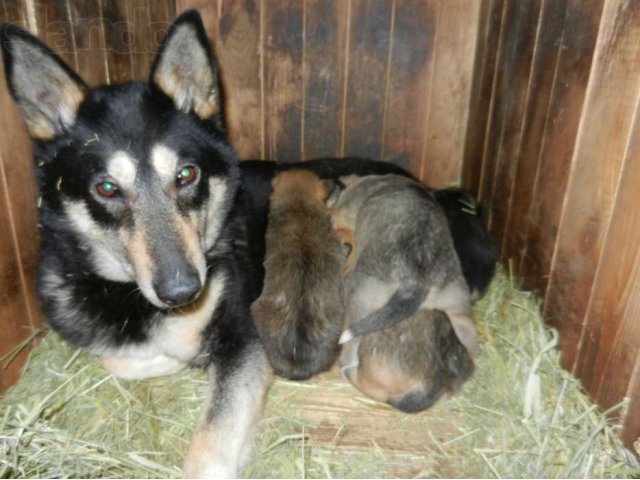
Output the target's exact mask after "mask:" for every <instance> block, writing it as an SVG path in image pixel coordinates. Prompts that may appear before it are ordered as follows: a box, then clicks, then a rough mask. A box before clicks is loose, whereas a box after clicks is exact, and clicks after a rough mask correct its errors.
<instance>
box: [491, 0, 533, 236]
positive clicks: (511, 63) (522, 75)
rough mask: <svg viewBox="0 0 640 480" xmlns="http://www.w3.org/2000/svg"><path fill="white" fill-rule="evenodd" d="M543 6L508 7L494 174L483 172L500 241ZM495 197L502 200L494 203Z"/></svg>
mask: <svg viewBox="0 0 640 480" xmlns="http://www.w3.org/2000/svg"><path fill="white" fill-rule="evenodd" d="M541 6H542V2H541V1H540V0H525V1H516V2H512V3H511V4H510V5H509V6H508V8H509V17H508V20H507V23H506V25H505V27H506V33H505V35H506V36H505V42H504V50H503V55H502V61H501V66H500V70H499V84H498V85H499V87H498V91H497V92H496V94H497V95H499V96H500V103H499V109H497V110H496V114H497V117H496V120H497V124H496V126H495V127H494V128H493V131H494V132H495V133H494V135H492V137H491V138H490V139H489V140H488V141H490V142H492V141H495V142H496V146H494V147H492V149H491V150H492V151H493V152H494V153H493V156H492V157H486V158H485V161H488V162H491V164H492V168H491V170H490V171H491V175H489V174H488V172H483V173H486V174H485V175H484V176H483V198H485V199H486V200H487V201H489V202H490V203H492V208H491V211H490V216H489V222H490V226H491V230H492V232H493V234H494V235H495V237H496V238H497V239H498V240H500V239H501V238H502V233H503V228H504V222H505V220H506V213H507V209H508V204H509V197H510V188H511V185H512V183H513V178H514V176H515V167H516V166H517V161H516V159H517V152H518V149H519V147H520V140H521V137H522V134H523V123H524V117H525V111H526V108H527V106H528V105H527V104H528V100H529V98H530V97H529V87H530V76H531V73H532V61H533V53H534V47H535V43H536V38H537V33H538V27H539V26H540V22H539V18H540V14H541ZM493 198H496V199H500V200H498V201H493V202H492V199H493ZM499 245H500V244H499Z"/></svg>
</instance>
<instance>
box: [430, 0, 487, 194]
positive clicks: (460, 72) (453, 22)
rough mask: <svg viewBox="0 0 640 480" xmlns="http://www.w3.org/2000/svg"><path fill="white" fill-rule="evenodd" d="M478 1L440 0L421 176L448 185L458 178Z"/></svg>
mask: <svg viewBox="0 0 640 480" xmlns="http://www.w3.org/2000/svg"><path fill="white" fill-rule="evenodd" d="M480 4H481V2H477V1H475V0H440V12H439V14H438V20H437V22H438V26H437V33H436V39H435V46H434V49H435V53H434V59H433V62H434V67H433V80H432V85H431V89H430V91H431V93H430V98H429V100H428V101H429V109H428V116H427V122H426V129H425V134H424V135H425V138H424V152H423V156H422V168H421V170H422V171H421V174H420V178H421V180H423V181H425V182H427V183H428V184H429V185H431V186H433V187H445V186H449V185H450V184H452V183H456V182H457V181H458V180H459V178H460V172H461V168H462V160H463V157H464V140H465V135H466V128H467V118H468V114H469V109H468V105H469V101H470V95H471V81H472V77H473V65H474V55H475V51H476V49H475V42H476V39H477V36H478V22H479V18H480Z"/></svg>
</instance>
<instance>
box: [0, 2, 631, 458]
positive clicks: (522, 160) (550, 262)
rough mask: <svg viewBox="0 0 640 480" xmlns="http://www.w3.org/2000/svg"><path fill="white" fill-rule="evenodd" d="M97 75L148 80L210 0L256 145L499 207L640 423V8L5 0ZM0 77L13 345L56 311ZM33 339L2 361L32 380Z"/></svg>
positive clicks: (547, 309) (534, 283)
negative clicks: (382, 168)
mask: <svg viewBox="0 0 640 480" xmlns="http://www.w3.org/2000/svg"><path fill="white" fill-rule="evenodd" d="M2 5H3V7H4V8H3V9H1V10H0V19H1V20H2V21H12V22H15V23H18V24H20V25H22V26H23V27H25V28H27V29H29V30H30V31H32V32H34V33H36V34H37V35H38V36H39V37H40V38H41V39H43V40H44V41H45V42H47V43H48V44H49V45H50V46H51V47H52V48H53V49H54V50H56V51H58V52H59V53H60V54H61V55H62V56H63V58H64V59H65V61H67V62H68V63H69V64H70V65H71V66H73V67H74V68H76V69H77V70H78V71H79V72H80V73H81V74H82V75H83V76H84V77H85V78H86V79H87V80H88V81H89V82H90V83H94V84H96V83H104V82H119V81H124V80H127V79H132V78H144V77H145V76H146V75H147V70H148V68H149V65H150V63H151V60H152V56H153V54H154V53H155V50H156V49H157V46H158V41H159V38H161V36H162V33H163V32H164V30H165V29H166V26H167V23H168V22H169V21H170V19H171V18H173V16H174V15H175V13H176V12H180V11H182V10H184V9H186V8H190V7H195V8H199V9H200V10H201V13H202V14H203V20H204V23H205V26H206V28H207V31H208V32H209V34H210V37H211V40H212V45H213V47H214V49H215V51H216V56H217V58H218V61H219V63H220V65H221V66H220V70H221V72H222V75H223V84H224V87H225V93H226V96H227V120H228V123H229V132H230V136H231V138H232V141H233V143H234V146H235V147H236V149H237V151H238V153H239V155H240V156H241V158H277V159H279V160H282V161H295V160H300V159H306V158H312V157H320V156H348V155H353V156H366V157H370V158H379V159H383V160H388V161H393V162H396V163H398V164H400V165H402V166H404V167H406V168H408V169H409V170H411V171H412V172H413V173H415V174H416V175H417V176H419V177H420V178H421V179H422V180H424V181H426V182H428V183H430V184H431V185H433V186H437V187H442V186H446V185H449V184H452V183H456V182H459V183H461V184H462V185H463V186H465V187H467V188H469V189H470V190H472V191H473V192H474V193H476V194H477V195H478V196H479V197H480V199H481V200H482V201H483V202H484V204H485V205H486V206H487V207H488V212H489V221H490V228H491V231H492V233H493V234H494V236H495V238H496V240H497V242H498V245H499V246H500V251H501V260H502V263H503V264H504V266H505V268H506V269H507V270H508V271H509V272H510V273H512V274H513V275H514V276H515V277H516V278H517V279H518V280H519V282H521V285H522V286H523V288H525V289H528V290H532V291H535V292H536V293H537V294H538V295H539V297H540V301H541V308H542V310H543V313H544V316H545V318H546V320H547V321H548V323H549V324H550V325H552V326H554V327H555V328H557V329H558V330H559V332H560V344H559V348H560V350H561V351H562V355H563V356H562V358H563V364H564V366H565V368H567V369H568V370H569V371H571V372H572V373H573V374H574V375H575V376H577V377H578V378H579V379H580V380H581V382H582V384H583V386H584V388H585V390H586V391H587V392H588V393H589V395H590V396H591V397H592V398H593V399H594V400H595V401H596V402H597V403H598V404H599V405H601V406H602V407H603V408H605V409H606V408H609V407H611V406H612V405H614V404H616V403H618V402H620V401H622V400H623V399H624V398H627V399H628V404H627V406H626V408H625V410H624V411H623V413H622V414H621V415H620V417H619V421H620V423H621V425H622V430H621V436H622V438H623V439H624V441H625V443H626V444H627V446H629V447H632V446H633V443H634V441H636V439H637V438H638V437H639V436H640V355H639V353H640V351H639V346H640V321H638V319H639V318H640V295H639V294H638V292H640V248H639V247H640V211H639V210H638V208H637V204H638V202H639V201H640V190H639V189H638V188H637V185H638V184H640V152H639V150H638V148H639V147H640V143H639V141H640V137H639V132H640V130H639V129H638V128H637V127H638V126H637V112H638V98H639V97H638V93H639V92H640V5H638V4H637V3H636V2H629V1H626V0H582V1H573V0H407V1H402V2H397V1H392V0H384V1H371V0H350V1H348V2H347V1H342V0H324V1H323V0H306V1H305V2H298V1H292V0H289V1H286V0H277V1H275V0H274V1H268V2H267V1H264V0H262V1H261V0H245V1H242V2H239V1H227V0H217V1H207V2H205V1H202V0H177V1H175V2H174V1H172V0H158V1H151V2H125V1H124V0H116V1H110V2H98V1H89V2H84V1H79V0H70V1H68V2H56V1H44V0H36V1H26V0H23V1H20V2H17V1H14V2H12V1H5V2H3V3H2ZM0 83H2V84H1V85H0V111H1V112H2V115H1V116H0V159H1V164H0V165H1V168H0V225H1V226H2V227H1V228H0V325H1V327H2V332H3V334H2V336H0V356H1V355H5V354H7V353H8V352H10V351H12V349H14V347H16V346H18V345H20V344H21V343H22V342H24V341H25V339H28V337H29V336H30V335H31V334H32V332H33V329H34V328H38V327H39V326H40V325H42V319H41V315H40V314H39V311H38V304H37V301H36V299H35V294H34V288H33V278H34V273H35V266H36V262H37V228H36V223H37V221H36V212H37V194H36V190H35V187H34V184H33V180H32V178H31V170H32V164H31V158H30V147H29V142H28V140H27V137H26V133H25V129H24V127H23V126H22V124H21V122H20V119H19V116H18V114H17V111H16V109H15V107H14V106H13V104H12V102H11V99H10V97H9V95H8V93H7V90H6V86H5V85H4V80H1V81H0ZM25 353H26V350H25V351H22V352H21V353H20V354H19V355H18V357H17V358H16V359H15V360H14V361H13V362H12V363H11V364H10V367H9V368H8V369H6V370H2V371H1V372H0V389H6V388H7V387H8V386H9V385H10V384H12V383H13V382H15V381H16V379H17V378H18V375H19V367H20V365H21V362H22V361H23V360H24V358H25Z"/></svg>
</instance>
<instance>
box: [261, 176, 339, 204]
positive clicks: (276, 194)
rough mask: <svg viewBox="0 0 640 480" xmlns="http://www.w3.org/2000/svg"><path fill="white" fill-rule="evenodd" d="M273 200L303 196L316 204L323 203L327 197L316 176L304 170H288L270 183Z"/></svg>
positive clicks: (322, 184)
mask: <svg viewBox="0 0 640 480" xmlns="http://www.w3.org/2000/svg"><path fill="white" fill-rule="evenodd" d="M271 185H272V187H273V198H274V200H277V199H279V198H284V197H291V196H303V197H304V198H307V199H309V200H313V201H316V202H324V200H325V198H326V196H327V190H326V187H325V183H324V182H323V181H322V180H320V178H318V176H317V175H315V174H313V173H311V172H309V171H306V170H288V171H285V172H282V173H280V174H278V175H277V176H276V177H275V178H274V179H273V181H272V183H271Z"/></svg>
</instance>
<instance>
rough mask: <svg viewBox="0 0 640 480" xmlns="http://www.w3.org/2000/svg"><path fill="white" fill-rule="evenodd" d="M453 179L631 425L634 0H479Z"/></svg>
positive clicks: (632, 432)
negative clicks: (473, 199) (471, 194)
mask: <svg viewBox="0 0 640 480" xmlns="http://www.w3.org/2000/svg"><path fill="white" fill-rule="evenodd" d="M480 32H481V35H480V37H479V42H478V48H479V50H478V56H477V65H476V76H475V77H474V82H473V87H472V91H473V95H472V99H471V103H470V112H471V113H470V121H469V128H468V134H467V138H468V142H467V145H466V151H465V160H464V166H463V174H462V181H463V184H465V185H466V186H468V187H469V188H471V189H472V190H473V191H475V192H476V193H478V194H479V196H480V197H481V198H482V199H483V200H484V201H485V202H486V203H487V204H488V205H489V206H490V216H491V218H490V222H491V230H492V232H493V233H494V235H495V236H496V238H497V239H498V241H499V244H500V246H501V255H502V261H503V262H504V263H505V264H508V265H509V266H510V268H511V269H512V271H514V273H515V274H516V275H517V276H518V278H519V279H520V280H521V282H522V284H523V286H524V287H525V288H527V289H533V290H536V291H538V292H539V293H540V294H541V296H542V298H543V309H544V315H545V318H546V319H547V320H548V322H549V323H550V324H551V325H553V326H554V327H556V328H558V329H559V331H560V334H561V340H560V349H561V351H562V361H563V364H564V366H565V367H566V368H567V369H569V370H570V371H572V372H573V373H574V374H575V375H576V376H577V377H578V378H579V379H580V380H581V381H582V383H583V385H584V387H585V389H586V390H587V392H588V393H589V394H590V395H591V396H592V397H593V398H594V399H595V400H596V401H597V402H598V403H599V404H600V405H601V406H602V407H603V408H609V407H611V406H613V405H615V404H617V403H618V402H620V401H621V400H622V399H623V398H624V397H629V398H630V399H631V403H630V405H629V407H628V408H627V410H626V412H623V413H622V415H621V417H620V421H621V423H622V425H623V430H622V438H623V439H624V440H625V442H626V444H627V445H628V446H629V447H632V443H633V441H635V440H636V439H637V438H638V437H639V436H640V348H639V347H640V322H639V321H638V320H639V319H640V212H639V211H638V208H637V204H638V202H639V201H640V189H639V188H638V185H639V184H640V183H639V182H640V149H639V148H640V143H639V142H640V124H638V121H639V120H638V118H639V117H638V112H639V103H638V102H639V99H640V96H639V95H640V2H637V1H635V0H487V1H486V2H484V5H483V12H482V20H481V27H480Z"/></svg>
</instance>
